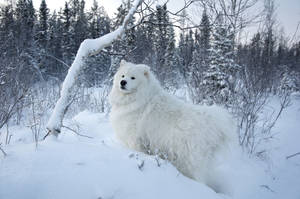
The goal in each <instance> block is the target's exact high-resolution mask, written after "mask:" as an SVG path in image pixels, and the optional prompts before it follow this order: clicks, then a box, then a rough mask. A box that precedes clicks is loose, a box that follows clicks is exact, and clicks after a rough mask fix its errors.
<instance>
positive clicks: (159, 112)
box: [109, 61, 235, 193]
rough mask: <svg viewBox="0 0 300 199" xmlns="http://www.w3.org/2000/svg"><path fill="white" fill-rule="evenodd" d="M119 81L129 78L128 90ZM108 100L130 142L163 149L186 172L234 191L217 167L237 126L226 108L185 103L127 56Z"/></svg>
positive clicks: (114, 122)
mask: <svg viewBox="0 0 300 199" xmlns="http://www.w3.org/2000/svg"><path fill="white" fill-rule="evenodd" d="M122 76H123V77H122ZM131 77H135V79H134V80H132V79H131ZM121 80H126V81H127V85H126V86H127V87H126V90H124V89H121V88H120V81H121ZM109 101H110V103H111V106H112V110H111V114H110V120H111V123H112V127H113V129H114V132H115V133H116V136H117V138H118V139H119V140H120V141H121V142H123V143H124V144H125V145H126V146H127V147H129V148H131V149H134V150H138V151H142V152H145V153H150V154H159V155H161V156H162V157H164V158H167V159H168V160H169V161H170V162H171V163H172V164H173V165H174V166H175V167H176V168H177V169H178V170H179V171H180V172H181V173H183V174H184V175H185V176H188V177H190V178H193V179H196V180H198V181H200V182H204V183H206V184H207V185H209V186H211V187H212V188H213V189H215V190H216V191H218V192H223V193H224V192H230V190H226V189H227V188H226V182H225V181H226V179H222V178H223V177H224V175H223V174H220V175H219V172H218V171H217V167H218V160H217V159H219V158H220V157H221V158H222V157H223V154H224V151H226V150H227V148H228V145H229V143H231V140H232V139H234V136H233V135H234V131H235V127H234V126H235V125H234V123H233V122H232V119H231V117H230V115H229V114H228V113H227V112H226V111H225V110H223V109H222V108H219V107H216V106H211V107H208V106H196V105H191V104H187V103H184V102H183V101H181V100H179V99H177V98H175V97H173V96H171V95H170V94H168V93H167V92H165V91H164V90H163V89H162V88H161V86H160V84H159V82H158V81H157V79H156V78H155V77H154V75H153V73H152V72H151V71H150V69H149V67H148V66H146V65H142V64H139V65H136V64H132V63H129V62H125V61H122V62H121V65H120V68H119V70H118V72H117V73H116V74H115V76H114V82H113V88H112V90H111V93H110V95H109Z"/></svg>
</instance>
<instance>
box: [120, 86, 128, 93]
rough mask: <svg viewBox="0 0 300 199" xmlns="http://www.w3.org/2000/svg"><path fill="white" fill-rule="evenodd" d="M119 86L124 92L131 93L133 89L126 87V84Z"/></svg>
mask: <svg viewBox="0 0 300 199" xmlns="http://www.w3.org/2000/svg"><path fill="white" fill-rule="evenodd" d="M119 88H120V91H121V92H122V93H125V94H129V93H131V91H130V90H128V89H127V88H126V86H120V87H119Z"/></svg>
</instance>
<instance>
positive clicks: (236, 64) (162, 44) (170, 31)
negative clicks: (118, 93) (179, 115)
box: [0, 0, 300, 158]
mask: <svg viewBox="0 0 300 199" xmlns="http://www.w3.org/2000/svg"><path fill="white" fill-rule="evenodd" d="M233 2H236V1H231V2H230V1H222V0H219V1H205V0H201V1H195V2H193V1H186V4H185V5H184V6H185V7H188V6H189V5H190V4H193V6H196V7H197V8H198V10H201V13H200V12H199V13H198V15H197V16H196V17H198V18H201V22H200V23H199V24H195V23H192V22H191V20H190V16H189V14H188V13H187V12H186V9H184V8H185V7H183V9H181V10H179V11H178V12H176V13H174V12H171V11H169V10H168V4H162V5H159V6H153V5H154V3H153V2H152V1H145V3H144V4H143V6H142V7H140V8H139V10H138V11H137V15H135V17H134V18H133V19H132V20H131V22H130V24H129V27H130V28H129V29H127V30H126V34H125V36H124V37H123V38H122V39H120V40H118V41H116V42H114V43H113V45H112V46H111V47H107V48H106V49H105V50H103V51H101V53H99V54H97V55H94V56H90V57H87V58H86V67H85V69H84V72H82V73H81V75H80V76H79V77H78V81H77V83H76V88H75V89H74V96H73V98H72V101H71V102H72V104H71V106H70V107H69V110H68V113H67V115H68V116H73V115H74V114H75V113H78V112H80V111H82V110H85V109H89V110H91V111H93V112H105V113H108V112H109V106H108V104H107V95H108V92H109V90H110V86H111V83H112V81H111V80H112V76H113V74H114V72H115V71H116V69H117V67H118V65H119V63H120V61H121V60H122V59H125V60H127V61H130V62H134V63H145V64H147V65H149V66H150V67H151V69H152V70H153V71H154V73H155V74H156V76H157V77H158V79H159V80H160V82H161V84H162V85H163V87H165V88H166V89H167V90H169V92H172V93H174V94H176V93H178V92H183V91H184V92H186V95H185V96H186V97H187V99H188V100H191V101H192V102H193V103H195V104H208V105H212V104H218V105H221V106H224V107H226V108H227V109H229V110H230V111H231V112H232V113H233V114H234V115H235V117H236V118H237V120H238V125H239V142H240V145H241V146H243V148H244V149H245V151H246V152H247V153H249V154H252V155H256V156H260V157H262V158H263V157H264V152H265V151H264V150H263V149H261V148H260V147H259V145H260V144H261V142H266V141H267V140H269V139H272V138H273V137H274V134H273V133H272V131H271V130H272V128H273V127H274V125H275V123H276V121H277V120H278V118H279V117H280V115H281V113H282V112H283V111H284V109H285V108H286V107H288V106H289V105H290V103H291V99H290V97H291V94H292V93H294V92H297V91H299V88H300V39H299V38H297V37H296V36H295V35H296V34H295V35H294V36H290V37H288V36H286V35H284V34H283V32H282V31H280V30H279V28H278V24H277V22H276V6H275V5H274V1H273V0H264V1H262V2H263V6H262V7H263V8H261V9H260V10H259V11H257V12H255V13H254V12H253V10H252V11H251V9H252V8H253V7H254V6H255V4H256V3H257V2H258V1H256V0H251V1H245V0H239V1H238V2H240V3H241V4H240V6H241V5H242V6H241V7H236V5H234V3H233ZM225 4H226V5H225ZM130 7H131V1H123V3H122V4H121V5H120V7H119V8H118V11H117V12H116V13H115V15H114V16H113V17H109V16H108V15H107V13H106V11H105V10H104V8H103V7H102V6H101V1H100V2H99V4H98V3H97V1H94V4H93V6H92V7H91V8H86V7H85V1H84V0H69V1H67V2H66V3H65V6H64V7H63V8H61V9H59V10H56V11H50V10H49V9H48V8H47V4H46V1H45V0H42V1H41V5H40V7H39V8H38V9H34V7H33V3H32V0H17V1H16V2H14V1H7V3H5V4H3V5H1V7H0V9H1V10H0V38H1V39H0V58H1V62H0V129H2V130H1V132H0V137H2V139H1V140H3V141H2V143H0V144H1V146H0V147H1V148H3V146H4V145H8V144H9V143H10V140H11V138H12V135H11V134H10V131H9V130H8V129H9V126H10V125H18V124H24V125H26V126H28V127H29V128H30V129H31V130H32V135H30V136H32V137H33V139H34V140H35V142H36V143H38V142H39V141H40V140H41V139H42V138H43V136H44V135H45V134H46V131H45V129H44V128H45V123H46V122H47V119H48V118H49V114H50V113H49V110H52V109H53V107H54V105H55V103H56V100H57V99H58V97H59V89H60V86H61V83H62V81H63V80H64V77H65V76H66V73H67V71H68V68H69V67H70V65H71V64H72V62H73V60H74V57H75V55H76V52H77V50H78V48H79V45H80V43H81V42H82V41H83V40H84V39H86V38H97V37H100V36H102V35H104V34H106V33H109V32H111V31H112V30H115V29H116V28H117V27H119V26H120V24H121V23H122V21H123V19H124V16H125V15H126V13H127V12H128V9H129V8H130ZM252 12H253V13H252ZM249 13H252V15H251V16H250V15H249ZM258 16H259V17H258ZM193 17H195V16H193ZM255 23H256V24H259V26H260V28H259V29H258V31H257V32H256V33H255V34H253V36H252V38H250V39H249V40H247V41H246V40H243V39H241V35H242V32H243V31H244V30H245V29H246V28H247V27H248V26H250V24H252V25H253V24H255ZM257 26H258V25H257ZM95 88H100V92H97V93H96V94H95V92H94V90H95ZM274 96H276V97H278V99H279V100H280V109H279V110H276V111H275V110H274V111H271V112H270V113H269V114H268V115H267V117H263V118H262V116H261V115H260V113H261V112H262V111H263V110H264V109H265V108H266V104H267V103H268V101H269V100H270V99H271V98H272V97H274ZM66 128H69V127H66ZM5 129H7V130H5Z"/></svg>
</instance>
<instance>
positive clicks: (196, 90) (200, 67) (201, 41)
mask: <svg viewBox="0 0 300 199" xmlns="http://www.w3.org/2000/svg"><path fill="white" fill-rule="evenodd" d="M210 35H211V25H210V22H209V18H208V16H207V13H206V9H204V11H203V14H202V19H201V23H200V33H198V31H197V30H196V32H195V50H194V52H193V58H192V62H191V64H190V65H189V71H190V73H189V77H188V84H189V85H190V86H189V88H190V95H191V98H192V99H193V101H194V103H201V102H202V100H203V93H204V92H203V86H202V84H201V83H202V82H203V73H204V71H207V69H208V66H209V56H210V39H211V38H210Z"/></svg>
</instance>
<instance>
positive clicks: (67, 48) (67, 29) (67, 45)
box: [61, 2, 72, 65]
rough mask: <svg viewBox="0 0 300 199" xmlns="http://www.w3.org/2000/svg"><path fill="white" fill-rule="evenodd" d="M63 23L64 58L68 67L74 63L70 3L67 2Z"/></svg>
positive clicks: (63, 12)
mask: <svg viewBox="0 0 300 199" xmlns="http://www.w3.org/2000/svg"><path fill="white" fill-rule="evenodd" d="M61 21H62V25H63V28H62V38H63V39H62V44H61V45H62V46H61V48H62V53H63V55H62V57H63V61H64V62H65V63H66V64H67V65H71V62H72V49H71V34H72V33H71V10H70V6H69V3H68V2H65V7H64V9H63V11H62V13H61Z"/></svg>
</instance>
